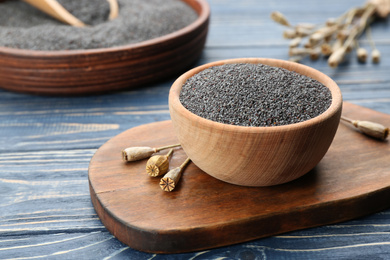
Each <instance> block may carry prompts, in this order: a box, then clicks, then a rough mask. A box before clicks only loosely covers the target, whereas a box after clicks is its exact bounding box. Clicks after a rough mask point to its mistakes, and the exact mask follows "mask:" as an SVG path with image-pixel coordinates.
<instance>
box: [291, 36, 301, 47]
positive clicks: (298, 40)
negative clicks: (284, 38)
mask: <svg viewBox="0 0 390 260" xmlns="http://www.w3.org/2000/svg"><path fill="white" fill-rule="evenodd" d="M301 41H302V38H301V37H296V38H294V39H292V40H291V41H290V44H289V46H290V48H295V47H297V46H298V45H299V44H300V43H301Z"/></svg>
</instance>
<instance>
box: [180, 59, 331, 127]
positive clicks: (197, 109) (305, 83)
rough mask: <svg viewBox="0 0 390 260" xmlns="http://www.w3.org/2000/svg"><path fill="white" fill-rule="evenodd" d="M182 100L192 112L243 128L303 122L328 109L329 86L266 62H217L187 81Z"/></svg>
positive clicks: (329, 101)
mask: <svg viewBox="0 0 390 260" xmlns="http://www.w3.org/2000/svg"><path fill="white" fill-rule="evenodd" d="M179 99H180V102H181V103H182V104H183V106H184V107H185V108H187V109H188V110H189V111H191V112H192V113H194V114H196V115H198V116H200V117H203V118H206V119H209V120H212V121H216V122H220V123H225V124H231V125H240V126H280V125H288V124H294V123H299V122H302V121H306V120H309V119H311V118H314V117H316V116H318V115H320V114H321V113H323V112H325V111H326V110H327V109H328V108H329V106H330V104H331V102H332V96H331V93H330V90H329V89H328V88H327V87H325V86H324V85H323V84H321V83H320V82H318V81H316V80H314V79H312V78H309V77H307V76H303V75H301V74H298V73H296V72H292V71H288V70H286V69H282V68H277V67H271V66H267V65H262V64H250V63H245V64H225V65H221V66H215V67H211V68H208V69H205V70H203V71H201V72H200V73H198V74H195V75H194V76H192V77H191V78H189V79H187V81H186V82H185V84H184V85H183V87H182V90H181V92H180V97H179Z"/></svg>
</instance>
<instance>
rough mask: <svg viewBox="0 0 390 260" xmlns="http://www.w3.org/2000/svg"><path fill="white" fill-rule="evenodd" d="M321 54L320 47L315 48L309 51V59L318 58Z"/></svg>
mask: <svg viewBox="0 0 390 260" xmlns="http://www.w3.org/2000/svg"><path fill="white" fill-rule="evenodd" d="M320 55H321V48H315V49H312V50H311V51H310V59H311V60H318V58H319V57H320Z"/></svg>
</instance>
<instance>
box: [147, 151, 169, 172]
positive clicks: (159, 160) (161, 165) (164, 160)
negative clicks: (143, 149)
mask: <svg viewBox="0 0 390 260" xmlns="http://www.w3.org/2000/svg"><path fill="white" fill-rule="evenodd" d="M172 151H173V150H172V149H171V150H170V151H169V153H168V154H167V155H155V156H152V157H150V158H149V160H148V161H147V163H146V173H147V174H149V175H150V176H151V177H157V176H160V175H163V174H165V173H166V172H167V171H168V169H169V157H170V155H171V154H172Z"/></svg>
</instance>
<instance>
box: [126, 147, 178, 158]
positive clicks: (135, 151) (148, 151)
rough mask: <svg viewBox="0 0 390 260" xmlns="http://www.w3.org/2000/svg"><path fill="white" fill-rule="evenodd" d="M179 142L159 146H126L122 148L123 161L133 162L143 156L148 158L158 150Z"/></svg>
mask: <svg viewBox="0 0 390 260" xmlns="http://www.w3.org/2000/svg"><path fill="white" fill-rule="evenodd" d="M178 146H180V144H173V145H167V146H163V147H159V148H152V147H128V148H126V149H123V150H122V159H123V161H125V162H133V161H138V160H142V159H145V158H149V157H150V156H151V155H152V154H154V153H157V152H159V151H162V150H165V149H169V148H174V147H178Z"/></svg>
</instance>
